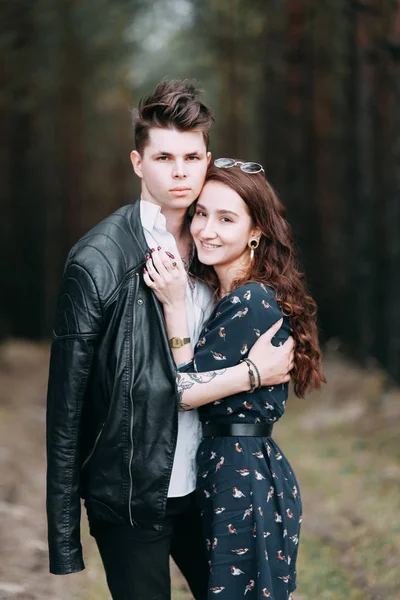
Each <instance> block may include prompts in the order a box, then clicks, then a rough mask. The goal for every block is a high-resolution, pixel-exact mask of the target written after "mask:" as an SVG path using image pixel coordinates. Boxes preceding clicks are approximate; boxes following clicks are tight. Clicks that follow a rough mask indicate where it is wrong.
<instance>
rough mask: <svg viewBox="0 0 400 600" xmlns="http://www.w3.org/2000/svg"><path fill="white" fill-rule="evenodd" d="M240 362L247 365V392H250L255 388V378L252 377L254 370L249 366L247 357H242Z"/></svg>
mask: <svg viewBox="0 0 400 600" xmlns="http://www.w3.org/2000/svg"><path fill="white" fill-rule="evenodd" d="M240 362H245V363H246V365H247V368H248V370H249V379H250V389H249V390H248V391H247V393H248V394H252V393H253V392H254V390H255V389H256V387H257V386H256V378H255V377H254V371H253V369H252V368H251V363H250V361H249V359H248V358H244V359H243V360H241V361H240Z"/></svg>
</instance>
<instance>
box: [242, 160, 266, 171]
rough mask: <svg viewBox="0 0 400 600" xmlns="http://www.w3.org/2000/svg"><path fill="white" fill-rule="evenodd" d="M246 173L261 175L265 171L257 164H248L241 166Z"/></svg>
mask: <svg viewBox="0 0 400 600" xmlns="http://www.w3.org/2000/svg"><path fill="white" fill-rule="evenodd" d="M241 169H242V171H244V172H245V173H260V171H262V170H263V168H262V166H261V165H260V164H258V163H256V162H247V163H244V164H243V165H242V166H241Z"/></svg>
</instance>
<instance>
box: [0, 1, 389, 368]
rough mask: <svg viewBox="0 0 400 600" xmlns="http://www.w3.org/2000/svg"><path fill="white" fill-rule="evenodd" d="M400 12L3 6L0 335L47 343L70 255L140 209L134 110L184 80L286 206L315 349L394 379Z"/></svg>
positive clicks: (370, 6) (202, 4)
mask: <svg viewBox="0 0 400 600" xmlns="http://www.w3.org/2000/svg"><path fill="white" fill-rule="evenodd" d="M399 2H400V0H327V1H326V2H323V3H321V2H317V0H270V2H268V3H265V2H264V1H263V0H253V2H252V3H248V2H245V0H154V2H152V3H145V2H144V1H143V0H58V2H57V3H54V1H53V0H31V1H29V2H28V0H14V2H12V3H6V2H3V3H0V19H1V23H2V30H1V31H0V50H1V52H0V82H1V85H2V93H1V94H0V135H1V136H2V140H3V142H4V143H3V145H2V149H1V150H0V168H1V177H0V194H1V199H2V203H3V205H4V206H2V208H3V215H4V219H3V220H2V221H1V222H0V228H1V229H0V233H1V243H2V248H3V249H2V252H1V258H0V261H1V271H2V275H3V279H4V280H5V281H6V282H7V284H6V286H5V289H4V290H3V291H2V292H3V293H2V294H1V298H0V303H1V305H0V309H1V317H0V335H6V334H13V335H28V336H34V337H36V336H40V335H43V334H47V333H48V332H49V330H50V326H51V321H52V318H53V312H54V303H55V298H56V294H57V289H58V284H59V276H60V272H61V270H62V265H63V262H64V260H65V256H66V253H67V251H68V249H69V248H70V246H71V245H72V244H73V243H74V242H75V240H76V239H78V238H79V237H80V236H81V235H82V234H83V233H84V232H85V231H87V230H88V229H89V228H90V227H91V226H92V225H93V224H94V223H96V222H97V221H98V220H99V219H101V218H102V217H103V216H105V215H106V214H108V213H110V212H111V211H112V210H114V209H115V208H116V207H117V206H119V205H121V204H124V203H126V202H129V201H132V199H134V198H135V193H136V190H137V189H138V186H137V185H136V184H135V179H134V178H133V177H132V175H131V167H130V164H129V152H130V149H131V141H132V136H131V134H130V115H129V108H130V106H131V104H132V103H133V104H134V103H135V102H136V100H137V98H138V97H139V96H141V95H142V94H143V93H146V92H148V91H149V90H151V89H152V88H153V87H154V85H155V84H156V83H157V82H158V81H159V80H160V79H162V78H164V77H167V78H169V79H171V78H176V77H179V78H184V77H188V78H196V79H198V80H200V85H201V86H203V87H204V88H205V89H206V91H207V95H206V100H207V101H208V102H209V103H211V105H212V106H214V108H215V114H216V125H215V128H214V132H213V135H212V136H211V149H212V151H213V153H214V155H219V156H221V155H226V156H236V157H239V158H244V159H249V160H257V161H259V162H261V163H262V164H263V165H264V167H265V169H266V174H267V177H268V179H269V180H270V181H271V182H272V184H273V185H274V186H275V187H276V188H277V190H278V192H279V194H280V195H281V197H282V200H283V202H284V204H285V205H286V207H287V209H288V216H289V219H290V221H291V223H292V224H293V230H294V235H295V240H296V241H297V243H298V245H299V247H300V251H301V257H302V259H303V262H304V264H305V270H306V273H307V277H308V279H309V281H310V287H311V291H312V293H313V294H314V295H315V297H316V299H317V301H318V303H319V306H320V317H321V323H322V328H323V331H324V334H325V337H337V338H338V339H339V340H340V341H341V342H343V343H344V344H345V345H346V348H347V350H348V351H349V352H350V353H352V354H353V355H354V356H356V357H357V358H358V359H359V360H360V361H362V362H364V363H366V361H367V359H368V358H369V357H370V356H374V357H376V358H378V359H379V360H380V361H381V362H382V364H384V365H386V366H387V367H388V369H389V370H390V372H391V373H393V374H394V375H395V376H396V377H397V378H398V379H400V372H399V371H400V347H399V346H400V321H399V315H398V312H399V311H398V309H397V306H398V302H399V300H400V289H399V285H400V283H399V281H400V279H399V277H398V272H399V267H400V264H399V263H400V258H399V256H400V246H399V230H400V222H399V221H400V215H399V211H400V202H399V193H400V190H399V188H400V165H399V147H400V131H399V128H400V123H399V119H400V117H399V111H398V106H399V105H400V99H399V93H400V89H399V88H400V83H399V81H400V77H399V54H400V41H399V40H400V24H399V23H400V17H399V10H400V9H399ZM134 190H135V192H134Z"/></svg>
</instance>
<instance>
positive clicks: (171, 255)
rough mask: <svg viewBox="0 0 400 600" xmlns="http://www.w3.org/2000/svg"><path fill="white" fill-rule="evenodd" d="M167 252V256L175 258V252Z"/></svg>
mask: <svg viewBox="0 0 400 600" xmlns="http://www.w3.org/2000/svg"><path fill="white" fill-rule="evenodd" d="M165 254H166V255H167V256H169V257H170V258H175V256H174V255H173V254H171V252H167V251H165Z"/></svg>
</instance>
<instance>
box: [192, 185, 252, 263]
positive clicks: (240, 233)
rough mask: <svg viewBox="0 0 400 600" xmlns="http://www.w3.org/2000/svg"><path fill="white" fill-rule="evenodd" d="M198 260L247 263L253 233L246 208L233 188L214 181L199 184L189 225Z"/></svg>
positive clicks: (204, 261) (203, 261)
mask: <svg viewBox="0 0 400 600" xmlns="http://www.w3.org/2000/svg"><path fill="white" fill-rule="evenodd" d="M190 231H191V234H192V236H193V239H194V242H195V244H196V248H197V254H198V257H199V260H200V262H202V263H203V264H205V265H212V266H214V267H218V268H220V267H224V268H227V269H228V268H229V270H231V269H232V268H233V269H235V268H236V267H237V268H243V267H244V266H248V264H249V257H250V251H249V248H248V245H247V244H248V242H249V240H250V239H251V238H252V237H253V236H254V233H255V231H256V229H255V228H254V227H253V225H252V222H251V218H250V215H249V212H248V208H247V206H246V204H245V202H244V201H243V200H242V198H241V197H240V196H239V194H238V193H237V192H235V191H234V190H233V189H231V188H230V187H228V186H226V185H224V184H223V183H220V182H218V181H209V182H207V183H206V184H205V186H204V187H203V190H202V192H201V194H200V196H199V199H198V201H197V204H196V211H195V214H194V217H193V220H192V224H191V227H190Z"/></svg>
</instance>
